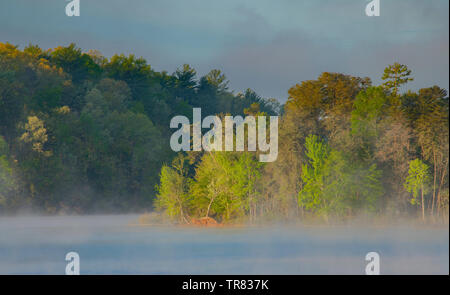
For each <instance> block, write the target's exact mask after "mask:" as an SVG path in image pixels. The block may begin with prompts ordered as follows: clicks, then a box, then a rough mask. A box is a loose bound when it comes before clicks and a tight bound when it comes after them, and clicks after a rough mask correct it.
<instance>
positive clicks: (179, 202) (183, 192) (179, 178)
mask: <svg viewBox="0 0 450 295" xmlns="http://www.w3.org/2000/svg"><path fill="white" fill-rule="evenodd" d="M156 189H157V191H158V194H157V195H156V200H155V208H156V209H157V210H159V211H163V212H165V214H166V215H167V216H169V217H170V218H172V219H173V220H177V221H180V222H189V221H188V219H187V218H188V217H189V216H188V210H189V208H188V207H189V205H190V204H189V203H190V194H189V178H188V177H187V170H186V160H185V158H184V157H183V155H181V154H180V155H179V156H177V157H176V158H175V159H174V160H173V162H172V167H169V166H167V165H163V166H162V168H161V174H160V184H159V185H157V186H156Z"/></svg>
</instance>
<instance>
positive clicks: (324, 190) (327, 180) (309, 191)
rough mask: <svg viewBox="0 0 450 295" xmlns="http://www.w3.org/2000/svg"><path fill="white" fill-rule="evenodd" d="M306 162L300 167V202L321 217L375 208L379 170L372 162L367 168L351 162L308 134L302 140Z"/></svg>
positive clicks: (378, 186)
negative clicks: (301, 185)
mask: <svg viewBox="0 0 450 295" xmlns="http://www.w3.org/2000/svg"><path fill="white" fill-rule="evenodd" d="M305 149H306V152H305V153H306V157H307V158H308V162H307V164H304V165H303V167H302V174H301V176H302V181H303V182H304V186H303V188H302V189H301V190H300V192H299V195H298V202H299V205H300V206H302V207H304V208H305V209H306V210H310V211H311V212H313V213H317V214H319V215H321V216H324V217H325V219H326V220H327V221H328V217H329V216H330V215H335V216H338V217H339V216H344V215H345V214H348V213H349V212H350V211H351V210H352V209H360V208H365V209H367V210H369V211H373V210H374V209H375V202H376V200H377V198H378V197H379V196H380V195H381V194H382V191H383V190H382V188H381V186H380V182H379V178H380V176H381V175H380V172H379V171H378V170H377V169H376V166H375V165H370V166H369V167H368V168H364V167H356V166H354V165H351V164H350V163H349V162H348V160H346V159H345V157H344V155H343V154H342V153H341V152H339V151H336V150H333V149H330V147H329V146H328V145H327V144H326V143H325V142H324V141H321V140H320V139H319V138H318V137H317V136H316V135H309V136H308V137H307V138H306V141H305Z"/></svg>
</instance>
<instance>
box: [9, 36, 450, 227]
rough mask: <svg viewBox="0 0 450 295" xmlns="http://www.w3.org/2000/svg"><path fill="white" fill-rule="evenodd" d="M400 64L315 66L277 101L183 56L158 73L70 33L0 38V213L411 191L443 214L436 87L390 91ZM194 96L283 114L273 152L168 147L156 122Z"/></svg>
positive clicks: (403, 202) (441, 128)
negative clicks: (375, 72)
mask: <svg viewBox="0 0 450 295" xmlns="http://www.w3.org/2000/svg"><path fill="white" fill-rule="evenodd" d="M410 75H411V71H410V70H409V69H408V68H407V67H406V66H405V65H400V64H397V63H396V64H394V65H392V66H389V67H387V68H386V70H385V73H384V75H383V80H385V83H384V84H383V85H382V86H372V83H371V81H370V79H369V78H361V77H354V76H350V75H345V74H341V73H329V72H324V73H322V74H321V75H320V76H319V77H317V79H315V80H308V81H303V82H301V83H299V84H296V85H295V86H293V87H292V88H290V89H289V91H288V93H289V98H288V100H287V102H286V104H285V105H284V106H281V105H280V104H279V103H278V102H277V101H276V100H275V99H265V98H263V97H261V96H259V95H258V94H257V93H256V92H254V91H253V90H251V89H247V90H245V91H244V92H242V93H241V92H239V93H237V94H235V93H234V92H233V91H230V90H229V82H228V80H227V78H226V76H225V75H224V73H222V71H220V70H218V69H214V70H212V71H211V72H209V73H208V74H206V75H204V76H202V77H197V72H196V70H195V69H193V68H192V67H191V66H189V65H187V64H185V65H183V66H181V67H180V68H178V69H177V70H176V71H175V72H174V73H171V74H169V73H167V72H157V71H154V70H153V69H152V67H151V66H150V65H149V64H148V63H147V61H146V60H145V59H144V58H137V57H136V56H134V55H128V56H126V55H123V54H116V55H114V56H113V57H111V58H109V59H107V58H105V57H104V56H102V54H101V53H100V52H98V51H92V50H89V51H88V52H83V51H82V50H81V49H80V48H77V47H76V46H75V44H71V45H69V46H66V47H57V48H55V49H49V50H43V49H41V48H40V47H39V46H37V45H29V46H27V47H26V48H25V49H24V50H20V49H18V47H17V46H14V45H11V44H8V43H0V210H1V211H2V212H13V211H14V210H18V209H20V208H21V207H23V206H27V207H28V206H29V207H31V208H32V209H36V210H41V211H43V212H45V213H51V214H57V213H74V212H75V213H89V212H96V211H100V210H101V211H106V212H127V211H144V210H148V209H151V208H157V209H158V210H161V211H163V212H165V213H166V214H167V215H168V216H170V217H171V218H173V219H174V220H175V221H177V222H189V221H190V217H193V218H194V217H196V218H197V217H205V216H208V217H209V216H210V217H213V218H217V220H219V221H223V222H234V221H236V220H240V219H243V218H248V219H249V220H250V221H252V222H253V221H255V220H256V218H277V219H278V218H279V219H284V220H290V219H291V218H302V217H304V216H305V215H304V214H305V213H307V214H308V213H311V214H313V215H319V216H324V217H328V216H330V217H331V216H333V217H339V218H345V217H349V216H354V215H357V214H358V213H360V212H367V211H370V212H378V213H382V212H391V213H392V214H404V213H408V214H409V213H410V212H411V211H414V210H417V207H416V206H414V207H412V206H411V205H410V203H411V202H413V203H414V204H417V203H419V201H418V199H419V194H420V197H421V204H422V206H421V207H422V215H423V217H424V216H425V210H424V207H425V205H428V204H430V208H428V209H429V210H427V214H428V212H429V214H436V215H437V216H440V215H444V216H445V215H446V214H448V213H446V212H448V186H449V183H448V162H449V158H448V147H449V145H448V138H449V129H448V119H449V117H448V96H447V93H446V91H445V90H443V89H441V88H439V87H438V86H433V87H429V88H424V89H420V90H419V91H418V92H412V91H408V92H406V93H404V94H402V95H399V94H398V92H399V89H400V87H401V86H402V85H404V84H405V83H407V82H408V81H411V79H412V78H410ZM193 107H201V108H202V116H203V117H205V116H207V115H214V114H222V115H223V114H230V115H233V116H235V115H277V114H278V115H282V116H281V118H280V128H279V139H278V141H279V151H278V159H277V161H275V162H273V163H267V164H265V165H262V164H261V163H260V162H259V161H258V157H257V155H258V154H257V153H249V152H213V153H203V152H191V153H188V154H187V155H181V154H180V155H176V154H175V153H173V152H172V151H171V150H170V148H169V144H168V142H169V139H170V136H171V133H172V132H171V130H170V129H169V122H170V120H171V118H172V117H173V116H175V115H186V116H189V117H190V116H191V115H192V108H193ZM311 134H316V135H311ZM319 138H320V139H319ZM419 158H420V159H423V161H419V160H414V161H412V162H411V163H410V160H411V159H419ZM163 163H171V165H163ZM408 169H409V171H408ZM405 179H406V181H405ZM403 184H404V185H403ZM411 195H412V198H410V196H411ZM422 196H423V198H422ZM425 198H426V199H427V202H426V203H425V202H424V199H425ZM410 199H411V202H409V200H410ZM298 205H300V206H298Z"/></svg>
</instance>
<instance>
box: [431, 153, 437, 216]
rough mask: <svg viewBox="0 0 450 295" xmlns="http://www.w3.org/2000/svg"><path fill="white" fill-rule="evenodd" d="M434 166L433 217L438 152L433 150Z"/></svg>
mask: <svg viewBox="0 0 450 295" xmlns="http://www.w3.org/2000/svg"><path fill="white" fill-rule="evenodd" d="M433 165H434V176H433V200H432V201H431V216H433V215H434V202H435V198H436V172H437V171H436V166H437V163H436V151H435V150H434V149H433Z"/></svg>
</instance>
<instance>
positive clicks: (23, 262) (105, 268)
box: [0, 215, 449, 274]
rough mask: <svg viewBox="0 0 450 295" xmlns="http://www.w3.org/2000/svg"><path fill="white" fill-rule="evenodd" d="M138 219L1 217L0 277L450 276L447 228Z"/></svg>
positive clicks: (112, 217) (101, 216) (111, 217)
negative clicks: (372, 271) (76, 272)
mask: <svg viewBox="0 0 450 295" xmlns="http://www.w3.org/2000/svg"><path fill="white" fill-rule="evenodd" d="M137 219H138V215H115V216H111V215H109V216H108V215H96V216H54V217H41V216H28V217H25V216H24V217H1V218H0V274H64V272H65V267H66V263H67V262H66V261H65V255H66V253H68V252H70V251H75V252H77V253H78V254H79V256H80V272H81V274H364V273H365V272H364V271H365V267H366V264H367V263H368V262H367V261H365V256H366V254H367V253H368V252H372V251H374V252H377V253H379V255H380V261H381V263H380V270H381V274H448V273H449V248H448V247H449V232H448V226H443V227H411V226H410V227H408V226H389V227H388V226H383V227H373V226H364V227H362V226H292V225H291V226H288V225H285V226H281V225H277V226H258V227H242V228H191V227H176V226H136V225H135V223H136V222H137Z"/></svg>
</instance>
